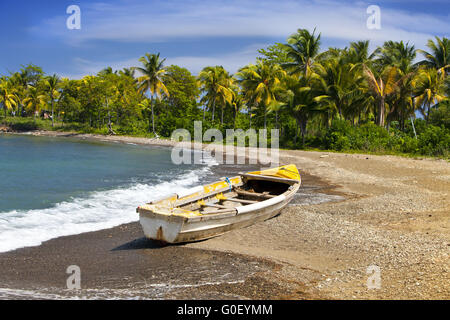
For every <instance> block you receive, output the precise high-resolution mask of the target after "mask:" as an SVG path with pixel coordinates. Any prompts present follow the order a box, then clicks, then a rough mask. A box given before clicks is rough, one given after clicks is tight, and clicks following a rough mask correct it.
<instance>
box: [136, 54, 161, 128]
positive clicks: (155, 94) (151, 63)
mask: <svg viewBox="0 0 450 320" xmlns="http://www.w3.org/2000/svg"><path fill="white" fill-rule="evenodd" d="M139 61H140V62H141V63H142V65H143V67H133V68H132V70H138V71H139V72H140V73H141V74H142V76H140V77H139V78H138V83H139V87H138V90H139V92H141V93H145V92H147V91H148V92H149V93H150V96H151V102H152V106H151V109H152V129H153V134H154V135H155V136H157V134H156V131H155V113H154V102H155V98H156V99H157V100H160V99H161V95H162V93H164V94H165V95H166V96H169V91H168V90H167V88H166V86H165V85H164V80H163V75H164V74H165V73H166V69H165V67H164V62H165V61H166V59H162V60H161V59H160V54H159V53H158V54H148V53H147V54H146V55H145V56H144V57H141V58H140V59H139Z"/></svg>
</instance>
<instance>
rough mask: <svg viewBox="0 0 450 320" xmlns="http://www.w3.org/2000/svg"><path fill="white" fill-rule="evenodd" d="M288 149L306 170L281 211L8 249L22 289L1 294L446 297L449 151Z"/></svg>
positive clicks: (3, 278) (130, 228)
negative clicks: (204, 232)
mask: <svg viewBox="0 0 450 320" xmlns="http://www.w3.org/2000/svg"><path fill="white" fill-rule="evenodd" d="M76 136H77V137H79V135H76ZM88 138H89V139H102V140H104V138H105V137H93V136H92V135H90V136H89V137H88ZM110 139H112V140H114V141H120V142H124V143H142V144H154V143H155V144H158V145H166V144H168V143H170V141H169V142H166V141H163V142H155V141H154V140H148V139H147V140H145V139H144V140H141V139H143V138H129V137H111V138H110ZM169 145H170V144H169ZM280 155H281V161H280V162H281V163H295V164H296V165H297V166H298V167H299V168H300V169H301V171H302V175H303V177H304V181H303V182H304V184H303V188H302V189H301V191H300V192H299V194H298V195H297V198H296V199H295V200H294V201H293V202H292V203H291V205H290V206H289V207H287V208H286V209H285V210H284V211H283V213H282V214H281V215H280V216H278V217H276V218H274V219H271V220H268V221H266V222H264V223H259V224H257V225H253V226H251V227H248V228H245V229H240V230H235V231H232V232H230V233H227V234H225V235H223V236H221V237H217V238H214V239H210V240H207V241H202V242H197V243H191V244H186V245H179V246H168V247H162V248H161V247H158V246H156V244H155V243H153V242H151V241H149V240H146V239H144V238H143V234H142V231H141V230H140V226H139V225H138V224H137V223H133V224H129V225H125V226H121V227H117V228H114V229H110V230H103V231H99V232H92V233H88V234H82V235H77V236H70V237H64V238H59V239H54V240H51V241H48V242H46V243H44V244H43V245H41V246H39V247H34V248H25V249H19V250H16V251H13V252H8V253H3V254H0V268H1V270H2V274H1V275H0V288H14V289H21V290H22V291H17V290H16V291H14V290H13V291H11V290H9V289H8V290H6V289H0V297H4V298H9V299H10V298H14V297H22V298H23V297H26V298H49V297H50V298H62V297H67V298H80V297H81V298H83V297H84V298H100V299H102V298H150V299H159V298H162V299H176V298H187V299H190V298H198V299H208V298H217V299H223V298H225V299H226V298H231V299H246V298H250V299H266V298H269V299H449V298H450V264H449V261H450V259H449V248H450V211H449V208H450V197H449V190H450V165H449V163H448V162H447V161H444V160H430V159H421V160H419V159H409V158H402V157H396V156H374V155H361V154H337V153H322V152H304V151H281V152H280ZM223 168H224V169H223V170H224V174H222V173H221V172H217V175H221V174H222V175H227V174H226V172H228V170H229V168H228V169H226V168H225V167H223ZM236 168H238V167H236ZM72 264H76V265H79V266H80V267H81V270H82V290H81V291H79V292H70V291H67V290H65V287H66V279H67V277H68V275H67V274H65V270H66V268H67V266H69V265H72ZM369 266H377V267H379V269H380V272H381V273H380V280H381V283H380V287H379V288H378V289H370V288H368V286H367V280H368V278H369V277H370V274H368V273H367V268H368V267H369ZM24 290H25V291H24Z"/></svg>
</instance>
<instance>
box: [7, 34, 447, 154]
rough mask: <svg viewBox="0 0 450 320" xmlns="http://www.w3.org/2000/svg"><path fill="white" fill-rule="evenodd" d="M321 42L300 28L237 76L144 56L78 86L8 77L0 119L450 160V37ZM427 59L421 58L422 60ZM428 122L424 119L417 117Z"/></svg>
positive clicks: (15, 124)
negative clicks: (198, 127) (276, 135)
mask: <svg viewBox="0 0 450 320" xmlns="http://www.w3.org/2000/svg"><path fill="white" fill-rule="evenodd" d="M320 39H321V35H320V34H318V33H317V32H316V30H314V31H313V32H310V31H308V30H304V29H299V30H298V31H297V32H296V33H294V34H293V35H291V36H290V37H289V38H288V39H287V41H286V43H284V44H283V43H277V44H274V45H273V46H270V47H268V48H265V49H261V50H260V51H259V53H260V57H258V58H257V60H256V61H255V63H253V64H250V65H248V66H243V67H242V68H241V69H240V70H238V72H237V73H236V74H234V75H232V74H230V73H229V72H228V71H227V70H225V69H224V68H223V67H222V66H206V67H205V68H204V69H203V70H202V71H201V72H200V73H199V74H198V76H194V75H192V74H191V73H190V72H189V71H188V70H187V69H185V68H182V67H180V66H175V65H172V66H165V65H164V62H165V59H161V58H160V55H159V54H146V55H145V56H144V57H142V58H141V59H140V60H139V62H140V66H136V67H134V68H130V69H124V70H119V71H114V70H112V68H110V67H109V68H106V69H104V70H102V71H100V72H99V73H98V74H97V75H88V76H85V77H84V78H83V79H80V80H70V79H65V78H59V77H58V76H56V75H52V76H48V75H45V74H44V72H43V71H42V69H41V68H39V67H38V66H35V65H28V66H23V67H22V69H21V70H19V71H18V72H15V73H11V74H9V75H5V76H3V77H1V78H0V108H1V109H3V112H0V115H1V116H2V118H0V123H2V124H4V125H8V126H10V127H11V128H13V129H14V130H18V131H25V130H35V129H43V130H64V131H77V132H83V133H97V134H119V135H135V136H147V137H155V136H162V137H170V135H171V133H172V132H173V130H175V129H178V128H185V129H188V130H190V131H193V129H194V121H202V122H203V129H204V130H207V129H209V128H217V129H219V130H222V131H225V130H226V129H233V128H235V129H237V128H239V129H244V130H247V129H250V128H252V129H263V128H265V129H268V130H269V138H270V129H280V143H281V147H282V148H292V149H300V148H302V149H311V148H314V149H322V150H334V151H347V152H352V151H357V152H371V153H372V152H373V153H394V154H409V155H426V156H437V157H444V158H448V156H449V147H450V110H449V109H450V102H449V96H450V80H449V76H448V75H449V69H450V41H449V39H447V38H442V39H441V38H438V37H436V38H435V39H430V40H429V42H428V44H427V47H428V49H427V50H428V51H427V50H416V49H415V48H414V46H412V45H410V44H409V43H404V42H403V41H400V42H394V41H386V42H385V43H384V45H383V46H381V47H378V48H377V49H376V50H375V51H373V52H369V41H358V42H351V43H350V44H349V46H348V47H346V48H344V49H338V48H329V49H328V50H325V51H321V47H320V45H321V40H320ZM417 54H419V55H420V56H423V60H422V61H419V62H418V63H415V61H416V59H417ZM417 112H418V113H420V114H421V115H422V117H423V119H422V118H416V113H417Z"/></svg>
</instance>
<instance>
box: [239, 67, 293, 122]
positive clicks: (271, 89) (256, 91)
mask: <svg viewBox="0 0 450 320" xmlns="http://www.w3.org/2000/svg"><path fill="white" fill-rule="evenodd" d="M285 76H286V72H285V71H284V70H283V69H282V68H281V67H280V65H278V64H272V63H265V62H264V61H261V60H259V61H257V62H256V65H253V64H250V65H248V66H246V67H244V68H242V69H240V70H239V72H238V73H237V74H236V77H237V79H238V81H239V83H240V84H241V87H242V90H243V92H244V97H245V100H246V101H252V102H253V103H254V104H255V105H258V106H259V107H261V108H262V110H263V114H264V129H266V128H267V110H268V109H269V110H270V109H271V108H276V106H277V105H278V101H277V98H276V91H277V89H278V88H279V86H280V82H281V79H282V78H283V77H285Z"/></svg>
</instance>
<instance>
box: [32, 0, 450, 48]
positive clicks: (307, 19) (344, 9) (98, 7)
mask: <svg viewBox="0 0 450 320" xmlns="http://www.w3.org/2000/svg"><path fill="white" fill-rule="evenodd" d="M367 6H368V4H364V3H361V2H355V3H353V4H349V3H346V4H343V3H339V2H336V1H304V0H299V1H292V0H288V1H274V0H267V1H256V0H255V1H252V0H239V1H238V0H230V1H207V2H200V1H189V0H186V1H182V2H178V1H167V2H164V1H134V0H127V1H121V2H118V3H116V4H106V3H92V4H89V5H84V6H82V7H81V10H82V30H81V31H69V30H67V29H66V28H65V19H66V18H67V16H60V17H54V18H52V19H49V20H46V21H44V22H43V23H41V24H40V25H38V26H35V27H34V28H33V29H32V30H33V31H34V32H47V33H50V34H52V35H56V36H63V37H65V38H66V39H67V41H68V42H71V43H72V44H81V43H83V42H85V41H89V40H114V41H120V42H129V41H136V42H155V41H168V40H170V39H173V38H186V37H195V38H199V37H221V36H233V37H255V36H263V37H283V38H285V37H287V36H288V35H289V34H291V33H293V32H295V30H296V29H297V28H299V27H306V28H310V29H312V28H314V27H317V28H318V30H319V31H320V32H322V34H323V35H325V36H326V37H329V38H335V39H345V40H357V39H366V38H368V39H373V40H374V41H376V42H378V41H384V40H386V39H393V40H397V39H403V40H410V41H412V42H414V43H416V44H418V45H419V44H420V45H422V44H424V41H425V40H426V39H428V38H429V37H430V36H431V35H433V33H438V34H442V33H446V32H448V30H450V23H449V20H448V19H438V18H436V17H434V16H431V15H427V14H422V13H416V14H411V13H410V12H403V11H399V10H394V9H388V8H383V7H381V16H382V29H381V30H376V31H373V32H371V31H370V30H368V29H367V28H366V19H367V17H368V15H367V13H366V8H367Z"/></svg>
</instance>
